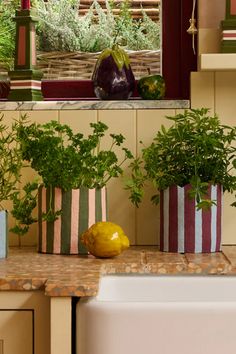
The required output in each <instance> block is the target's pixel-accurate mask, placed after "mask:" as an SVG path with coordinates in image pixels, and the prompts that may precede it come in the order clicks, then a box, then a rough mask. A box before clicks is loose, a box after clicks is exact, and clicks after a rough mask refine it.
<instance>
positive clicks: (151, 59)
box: [37, 50, 160, 80]
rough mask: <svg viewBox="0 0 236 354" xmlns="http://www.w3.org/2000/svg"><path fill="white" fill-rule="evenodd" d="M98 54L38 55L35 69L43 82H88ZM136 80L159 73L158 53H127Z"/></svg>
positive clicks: (61, 53) (152, 51)
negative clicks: (40, 74) (40, 73)
mask: <svg viewBox="0 0 236 354" xmlns="http://www.w3.org/2000/svg"><path fill="white" fill-rule="evenodd" d="M99 54H100V52H97V53H84V52H73V53H63V52H48V53H45V52H44V53H38V55H37V67H38V68H39V69H40V70H42V72H43V74H44V75H43V78H44V79H45V80H61V79H62V80H82V79H83V80H89V79H91V76H92V73H93V70H94V66H95V63H96V61H97V59H98V56H99ZM127 54H128V55H129V58H130V62H131V67H132V70H133V73H134V76H135V78H136V79H139V78H140V77H141V76H144V75H147V73H148V68H149V69H150V73H153V74H154V73H155V74H158V73H160V51H159V50H140V51H127Z"/></svg>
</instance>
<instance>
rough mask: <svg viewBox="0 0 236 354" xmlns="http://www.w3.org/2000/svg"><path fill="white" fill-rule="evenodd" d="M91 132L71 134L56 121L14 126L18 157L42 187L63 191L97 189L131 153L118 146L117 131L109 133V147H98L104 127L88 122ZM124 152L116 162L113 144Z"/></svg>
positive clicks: (119, 169) (116, 173)
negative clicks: (120, 159) (16, 133)
mask: <svg viewBox="0 0 236 354" xmlns="http://www.w3.org/2000/svg"><path fill="white" fill-rule="evenodd" d="M90 127H91V128H92V134H90V135H89V136H88V138H85V137H84V136H83V134H81V133H77V134H74V133H73V131H72V129H71V128H70V127H69V126H68V125H62V124H60V123H58V122H56V121H50V122H49V123H46V124H42V125H41V124H36V123H33V124H31V125H28V126H21V127H19V129H18V139H19V141H20V143H21V148H22V156H23V159H24V160H25V161H27V162H28V163H29V165H30V166H31V167H32V168H33V169H34V170H35V171H37V173H38V175H39V176H40V177H41V179H42V183H43V184H44V186H45V187H58V188H61V189H63V190H64V191H68V190H70V189H76V188H80V187H81V186H83V187H87V188H101V187H103V186H105V185H106V184H107V182H108V181H109V180H110V178H112V177H118V176H119V175H121V174H122V172H123V171H122V164H123V163H124V162H125V161H126V160H127V159H131V158H132V154H131V152H130V151H129V150H128V149H126V148H125V147H122V145H123V142H124V140H125V138H124V136H123V135H121V134H110V138H111V146H110V149H108V150H101V149H100V144H101V139H102V138H103V137H104V135H105V132H106V131H107V129H108V127H107V126H106V125H105V124H104V123H102V122H98V123H91V124H90ZM115 146H118V147H120V148H121V150H122V151H123V153H124V156H123V159H122V161H119V160H118V158H117V156H116V153H115V152H114V147H115Z"/></svg>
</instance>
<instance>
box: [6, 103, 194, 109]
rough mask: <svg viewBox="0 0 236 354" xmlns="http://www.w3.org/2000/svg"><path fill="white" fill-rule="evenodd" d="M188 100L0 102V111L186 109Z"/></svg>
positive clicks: (188, 106) (188, 104)
mask: <svg viewBox="0 0 236 354" xmlns="http://www.w3.org/2000/svg"><path fill="white" fill-rule="evenodd" d="M187 108H190V101H189V100H156V101H152V100H150V101H149V100H125V101H98V100H97V101H96V100H94V101H92V100H91V101H89V100H86V101H82V100H81V101H37V102H33V101H32V102H10V101H0V111H47V110H99V109H101V110H102V109H111V110H112V109H118V110H120V109H125V110H129V109H187Z"/></svg>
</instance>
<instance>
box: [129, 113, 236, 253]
mask: <svg viewBox="0 0 236 354" xmlns="http://www.w3.org/2000/svg"><path fill="white" fill-rule="evenodd" d="M167 118H168V119H170V120H171V121H172V122H173V125H172V126H171V127H170V128H169V129H167V128H165V127H164V126H162V127H161V129H160V131H158V132H157V134H156V135H155V137H154V139H153V141H152V143H151V144H150V145H149V146H146V147H144V148H143V150H142V155H141V156H140V157H139V158H138V159H135V160H134V161H133V162H132V163H131V168H132V178H131V179H130V180H129V181H128V183H127V188H128V189H129V190H130V191H131V195H130V198H131V200H132V202H133V203H134V204H136V205H137V206H138V204H139V203H140V202H141V200H142V196H143V187H144V184H145V182H146V181H147V180H149V181H151V182H152V183H153V185H154V187H155V188H156V190H157V193H156V194H154V195H153V196H152V201H153V202H154V203H159V202H160V249H161V251H168V252H179V253H187V252H189V253H202V252H216V251H220V249H221V229H222V217H221V214H222V198H223V195H222V194H223V192H225V191H227V192H230V193H235V191H236V174H235V168H236V144H235V142H236V127H235V126H233V127H231V126H226V125H222V124H221V123H220V120H219V118H218V116H217V115H213V116H211V115H210V114H209V110H208V109H206V108H201V109H191V110H185V111H184V112H183V113H179V114H176V115H175V116H172V117H167ZM232 205H233V206H236V202H234V203H232Z"/></svg>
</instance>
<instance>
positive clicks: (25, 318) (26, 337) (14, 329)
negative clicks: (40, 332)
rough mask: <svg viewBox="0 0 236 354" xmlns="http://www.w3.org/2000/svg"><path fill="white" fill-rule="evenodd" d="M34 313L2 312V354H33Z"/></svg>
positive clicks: (0, 317) (0, 334) (13, 310)
mask: <svg viewBox="0 0 236 354" xmlns="http://www.w3.org/2000/svg"><path fill="white" fill-rule="evenodd" d="M33 333H34V331H33V311H32V310H17V309H16V310H15V309H10V310H7V309H6V310H5V309H4V310H0V354H33Z"/></svg>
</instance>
